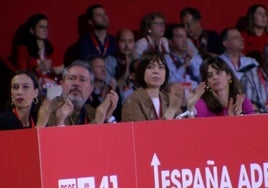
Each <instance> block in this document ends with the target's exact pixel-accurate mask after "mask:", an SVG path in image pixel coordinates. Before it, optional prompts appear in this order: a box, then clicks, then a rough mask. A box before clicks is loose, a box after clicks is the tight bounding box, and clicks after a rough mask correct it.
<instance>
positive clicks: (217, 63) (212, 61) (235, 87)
mask: <svg viewBox="0 0 268 188" xmlns="http://www.w3.org/2000/svg"><path fill="white" fill-rule="evenodd" d="M209 66H211V67H212V68H214V69H216V70H221V71H225V72H226V73H227V74H228V75H230V76H231V79H232V80H231V82H230V83H229V98H231V97H232V98H233V100H234V102H235V101H236V95H237V94H241V93H243V89H242V86H241V84H240V82H239V81H238V80H237V78H236V76H235V75H234V73H233V71H232V69H231V68H230V67H229V65H228V64H227V63H225V62H224V61H223V60H222V59H220V58H218V57H213V58H209V59H206V60H204V62H203V63H202V64H201V66H200V73H201V76H202V79H203V81H204V82H206V83H207V78H208V67H209ZM202 98H203V99H204V101H205V102H206V104H207V106H208V109H209V110H210V111H211V112H214V113H216V114H220V113H222V111H223V108H224V107H223V106H222V104H221V103H220V101H219V100H218V99H217V98H216V97H215V96H214V95H213V93H212V91H211V88H208V87H207V89H206V90H205V93H204V94H203V95H202Z"/></svg>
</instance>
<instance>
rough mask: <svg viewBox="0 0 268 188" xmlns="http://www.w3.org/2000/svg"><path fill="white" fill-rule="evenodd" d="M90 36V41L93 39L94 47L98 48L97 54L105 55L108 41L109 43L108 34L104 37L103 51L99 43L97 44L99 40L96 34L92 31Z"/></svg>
mask: <svg viewBox="0 0 268 188" xmlns="http://www.w3.org/2000/svg"><path fill="white" fill-rule="evenodd" d="M90 36H91V39H92V41H93V44H94V46H95V48H96V49H97V50H98V52H99V55H101V56H105V55H106V53H107V50H108V47H109V43H110V41H109V38H108V36H106V39H105V43H104V50H103V52H101V49H100V44H99V42H98V39H97V36H96V35H95V34H94V33H93V32H91V34H90Z"/></svg>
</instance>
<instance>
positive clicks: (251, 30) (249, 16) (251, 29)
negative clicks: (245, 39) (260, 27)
mask: <svg viewBox="0 0 268 188" xmlns="http://www.w3.org/2000/svg"><path fill="white" fill-rule="evenodd" d="M259 7H262V8H263V9H264V10H265V12H266V14H267V13H268V11H267V8H266V6H264V5H262V4H254V5H252V6H251V7H249V9H248V12H247V15H246V20H247V27H246V31H247V32H248V34H250V35H255V34H256V33H255V30H254V28H255V24H254V14H255V12H256V10H257V9H258V8H259ZM265 31H266V33H268V24H267V26H266V28H265Z"/></svg>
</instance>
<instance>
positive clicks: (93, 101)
mask: <svg viewBox="0 0 268 188" xmlns="http://www.w3.org/2000/svg"><path fill="white" fill-rule="evenodd" d="M89 64H90V67H91V70H92V73H93V75H94V83H93V91H92V93H91V95H90V97H89V99H88V100H87V103H89V104H90V105H91V106H92V107H94V108H97V107H98V106H99V105H100V104H101V103H102V102H103V101H104V100H105V97H106V94H107V93H109V92H110V90H111V89H112V90H114V91H116V92H117V94H118V96H119V99H120V100H119V102H118V103H117V107H116V109H115V111H114V113H113V115H114V116H115V118H116V119H117V120H118V121H120V119H121V108H122V107H121V98H120V91H119V88H118V87H117V86H116V85H110V84H107V83H106V82H105V77H106V73H107V71H106V68H105V62H104V59H103V57H101V56H96V57H92V59H90V60H89Z"/></svg>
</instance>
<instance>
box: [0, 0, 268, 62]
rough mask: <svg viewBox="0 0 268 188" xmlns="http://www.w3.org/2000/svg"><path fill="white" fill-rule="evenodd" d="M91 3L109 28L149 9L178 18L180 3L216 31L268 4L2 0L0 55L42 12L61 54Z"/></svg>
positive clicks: (133, 22)
mask: <svg viewBox="0 0 268 188" xmlns="http://www.w3.org/2000/svg"><path fill="white" fill-rule="evenodd" d="M93 3H101V4H103V5H104V7H105V9H106V11H107V13H108V15H109V17H110V22H111V24H110V28H109V30H110V32H111V33H112V34H115V33H116V31H117V30H118V29H120V28H123V27H129V28H131V29H138V26H139V20H140V19H141V18H142V17H143V16H144V14H146V13H148V12H151V11H160V12H162V13H164V14H165V15H166V18H167V21H168V22H178V21H179V12H180V10H181V9H182V8H183V7H184V6H194V7H196V8H198V9H199V10H200V12H201V14H202V16H203V18H202V23H203V26H204V27H206V28H209V29H214V30H216V31H220V30H222V29H223V28H225V27H230V26H234V25H235V24H236V21H237V19H238V18H239V17H240V16H243V15H245V14H246V12H247V9H248V7H249V6H250V5H252V4H254V3H262V4H265V5H266V6H268V1H267V0H255V1H254V0H233V1H232V2H231V3H227V1H219V0H205V1H202V0H200V1H198V0H166V1H163V0H146V1H145V0H131V1H130V0H116V1H112V0H92V1H83V0H75V1H68V0H67V1H63V0H38V1H36V0H20V1H14V0H4V2H3V1H2V2H1V6H0V12H1V17H0V23H1V26H0V27H1V34H0V56H3V57H7V56H8V54H9V53H10V50H11V43H12V39H13V36H14V34H15V31H16V29H17V28H18V26H19V25H20V24H22V23H23V22H24V21H25V20H26V19H27V18H28V17H29V16H30V15H31V14H34V13H38V12H41V13H45V14H46V15H47V16H48V17H49V24H50V25H49V27H50V37H49V38H50V40H51V41H52V42H53V44H54V46H55V49H56V50H57V54H58V55H59V57H60V58H62V57H63V54H64V53H65V51H66V49H67V48H68V47H69V46H70V45H71V44H72V43H74V42H75V41H76V40H77V37H78V31H77V28H78V26H77V19H78V16H79V15H80V14H82V13H84V12H85V10H86V8H87V7H88V6H89V5H91V4H93Z"/></svg>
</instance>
